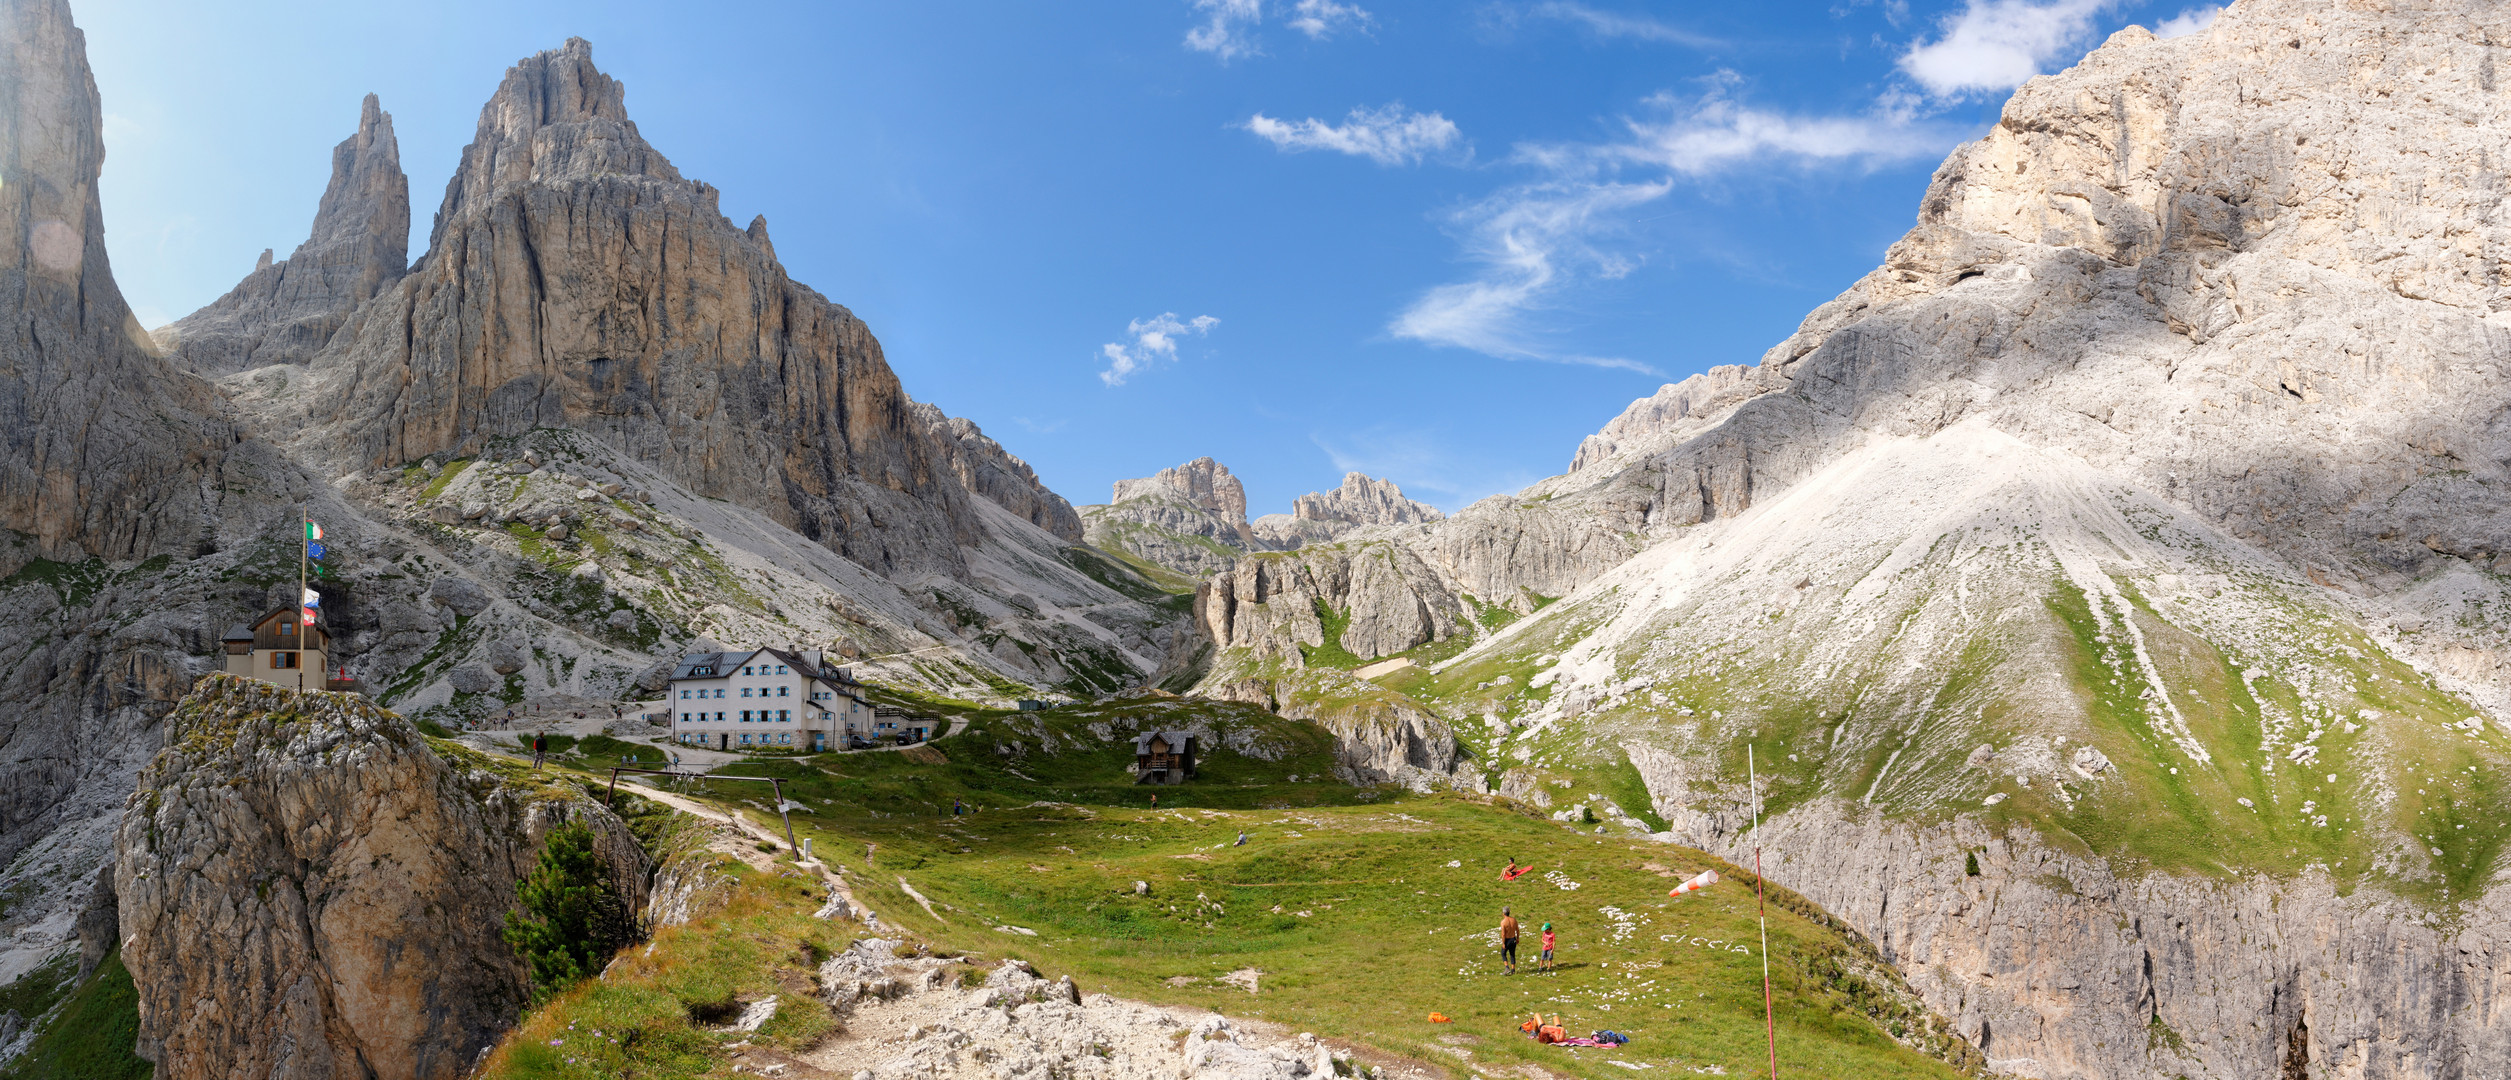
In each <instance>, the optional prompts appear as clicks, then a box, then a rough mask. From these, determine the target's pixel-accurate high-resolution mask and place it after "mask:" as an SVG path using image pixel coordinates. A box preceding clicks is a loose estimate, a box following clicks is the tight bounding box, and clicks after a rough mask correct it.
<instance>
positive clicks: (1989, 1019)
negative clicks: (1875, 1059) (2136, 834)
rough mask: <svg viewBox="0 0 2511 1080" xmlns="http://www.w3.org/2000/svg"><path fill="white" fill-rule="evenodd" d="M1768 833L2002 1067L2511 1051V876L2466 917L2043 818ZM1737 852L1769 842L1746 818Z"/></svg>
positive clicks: (2461, 1069)
mask: <svg viewBox="0 0 2511 1080" xmlns="http://www.w3.org/2000/svg"><path fill="white" fill-rule="evenodd" d="M1759 841H1760V843H1761V845H1762V847H1763V852H1762V858H1763V860H1764V863H1765V865H1766V866H1768V868H1769V872H1770V876H1771V877H1772V878H1773V879H1775V880H1782V881H1788V882H1791V883H1793V884H1794V886H1795V887H1796V888H1797V889H1799V891H1801V892H1802V893H1803V894H1804V895H1805V896H1806V897H1807V898H1808V899H1811V900H1813V901H1815V902H1816V903H1820V904H1823V905H1825V906H1826V907H1830V908H1831V910H1833V911H1836V912H1839V913H1840V914H1841V915H1843V916H1844V917H1847V918H1848V919H1849V921H1850V922H1851V923H1852V924H1854V925H1856V926H1858V927H1859V928H1860V929H1862V930H1863V931H1864V932H1865V933H1866V934H1867V935H1868V936H1869V937H1870V938H1872V940H1873V941H1874V943H1875V945H1876V947H1877V948H1879V949H1881V950H1882V951H1883V953H1884V955H1885V957H1886V958H1887V959H1889V960H1890V961H1891V962H1893V963H1894V964H1896V965H1897V966H1899V967H1900V968H1901V969H1902V970H1903V971H1906V972H1910V973H1911V980H1910V981H1911V983H1912V985H1913V986H1914V987H1915V988H1916V989H1917V990H1918V992H1919V994H1920V996H1921V997H1923V998H1924V999H1925V1000H1926V1002H1927V1004H1928V1005H1929V1006H1931V1007H1932V1008H1934V1009H1936V1010H1937V1011H1939V1012H1942V1013H1943V1014H1944V1015H1946V1016H1948V1017H1952V1018H1954V1020H1955V1022H1956V1027H1957V1028H1958V1030H1959V1031H1960V1032H1961V1034H1962V1035H1963V1036H1964V1037H1966V1038H1968V1039H1970V1040H1971V1042H1972V1043H1973V1044H1975V1045H1977V1046H1978V1047H1979V1048H1980V1049H1981V1050H1982V1051H1983V1052H1985V1053H1986V1054H1987V1056H1988V1061H1989V1064H1990V1065H1991V1066H1993V1067H1995V1068H1996V1069H1998V1070H1999V1071H2011V1072H2015V1073H2020V1074H2022V1075H2028V1076H2087V1077H2096V1076H2220V1077H2241V1076H2279V1077H2282V1076H2346V1077H2357V1076H2360V1077H2371V1076H2433V1075H2461V1076H2485V1075H2491V1074H2495V1073H2500V1072H2502V1071H2503V1070H2504V1069H2505V1068H2506V1067H2511V1028H2506V1026H2505V1025H2504V1024H2503V1023H2502V1022H2501V1021H2500V1020H2499V1019H2498V1018H2499V1017H2500V1016H2501V1015H2502V1011H2503V1008H2504V1006H2505V1003H2506V1002H2511V969H2506V968H2505V967H2504V966H2503V963H2502V959H2501V958H2502V957H2504V956H2505V955H2511V933H2506V932H2505V931H2504V927H2505V926H2506V925H2511V902H2507V901H2511V891H2506V890H2503V889H2496V890H2494V891H2493V892H2492V894H2491V895H2490V896H2489V897H2487V898H2486V899H2484V900H2482V901H2479V902H2478V903H2476V904H2474V905H2472V906H2471V907H2469V908H2467V909H2465V910H2464V911H2462V912H2461V913H2460V915H2459V917H2458V918H2457V919H2456V920H2453V922H2454V925H2452V926H2447V927H2445V926H2438V925H2435V924H2433V923H2432V922H2431V921H2430V920H2428V919H2427V918H2426V916H2425V913H2424V912H2423V911H2421V910H2419V905H2416V904H2413V903H2410V902H2407V901H2403V900H2401V899H2399V898H2397V897H2395V896H2392V895H2389V894H2386V893H2384V892H2381V891H2379V890H2373V889H2364V890H2357V891H2354V892H2352V893H2351V894H2350V895H2339V892H2338V890H2337V889H2336V887H2335V884H2336V883H2335V882H2334V881H2332V880H2330V879H2329V877H2328V876H2327V875H2325V874H2324V873H2317V872H2314V873H2311V874H2306V875H2303V876H2302V877H2301V878H2299V879H2297V880H2292V881H2278V880H2275V879H2272V878H2266V877H2259V876H2239V877H2233V878H2229V879H2223V880H2206V879H2200V878H2193V877H2186V876H2178V875H2134V874H2121V873H2119V872H2118V871H2117V870H2115V869H2113V868H2111V867H2108V866H2105V865H2102V864H2101V863H2099V862H2097V861H2092V860H2086V859H2084V858H2082V857H2080V856H2077V855H2072V854H2068V853H2067V852H2066V851H2065V850H2064V849H2062V848H2060V847H2058V846H2056V845H2052V844H2050V843H2048V842H2047V841H2046V840H2045V839H2044V838H2042V837H2040V836H2038V835H2036V834H2034V833H2032V832H2030V831H2021V832H2014V833H2005V832H2002V831H2000V830H1995V829H1991V828H1986V827H1983V826H1982V824H1981V823H1979V822H1976V821H1971V820H1962V821H1956V822H1953V823H1951V824H1949V825H1945V826H1937V827H1925V828H1921V827H1917V826H1913V825H1910V824H1907V823H1900V822H1893V821H1889V820H1885V819H1883V818H1882V817H1881V816H1880V815H1877V814H1874V813H1872V812H1863V811H1860V810H1859V809H1858V808H1857V807H1854V806H1850V805H1841V804H1823V805H1816V806H1809V807H1806V808H1803V809H1800V810H1796V811H1792V812H1790V813H1789V814H1787V815H1785V816H1783V817H1781V818H1779V819H1776V820H1774V821H1772V822H1771V823H1770V825H1769V827H1768V828H1766V829H1765V830H1764V831H1763V834H1762V836H1761V837H1760V838H1759ZM1727 853H1728V855H1729V857H1731V858H1749V857H1750V856H1751V854H1752V852H1751V848H1750V845H1749V844H1748V843H1746V842H1745V841H1744V840H1741V839H1737V840H1734V841H1732V843H1731V844H1730V845H1729V846H1728V848H1727ZM1974 869H1975V872H1974ZM1833 905H1838V906H1833ZM2443 1063H2447V1064H2446V1065H2444V1064H2443ZM2435 1066H2440V1067H2439V1068H2435Z"/></svg>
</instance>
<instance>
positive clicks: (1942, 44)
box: [1901, 0, 2113, 98]
mask: <svg viewBox="0 0 2511 1080" xmlns="http://www.w3.org/2000/svg"><path fill="white" fill-rule="evenodd" d="M2112 2H2113V0H2042V2H2039V3H2034V2H2033V0H1969V3H1968V4H1967V5H1966V6H1965V7H1963V9H1962V10H1961V11H1959V12H1955V13H1954V14H1951V15H1948V16H1946V17H1945V18H1944V20H1943V22H1941V23H1939V24H1938V29H1939V30H1941V31H1942V33H1943V36H1942V37H1940V38H1938V39H1936V40H1934V41H1923V40H1922V41H1919V42H1917V43H1915V44H1912V45H1911V46H1910V48H1909V51H1908V52H1906V53H1903V54H1901V70H1902V71H1904V72H1906V73H1908V75H1909V77H1910V78H1912V79H1916V80H1918V84H1919V85H1920V86H1924V87H1926V88H1927V91H1928V92H1929V93H1931V94H1934V95H1936V96H1937V97H1941V98H1954V97H1962V96H1965V95H1970V94H1979V93H2002V92H2004V91H2007V90H2011V89H2013V88H2015V87H2017V86H2021V85H2023V83H2024V81H2025V80H2028V79H2030V78H2031V77H2032V76H2034V75H2038V74H2040V70H2041V68H2042V67H2043V66H2045V65H2047V64H2048V63H2049V62H2050V61H2052V60H2055V59H2057V58H2059V57H2061V56H2066V55H2069V54H2072V53H2076V52H2078V51H2080V50H2081V49H2082V47H2083V46H2084V45H2085V44H2086V43H2087V39H2088V38H2089V37H2090V36H2091V34H2092V32H2093V29H2094V20H2095V19H2096V18H2098V17H2099V16H2100V14H2101V12H2102V11H2103V10H2104V9H2106V8H2109V7H2110V6H2111V5H2112Z"/></svg>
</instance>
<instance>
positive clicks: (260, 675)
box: [225, 606, 336, 690]
mask: <svg viewBox="0 0 2511 1080" xmlns="http://www.w3.org/2000/svg"><path fill="white" fill-rule="evenodd" d="M297 611H298V609H297V608H295V607H293V606H291V607H283V608H280V609H279V610H277V611H274V612H271V613H270V614H268V615H264V616H262V617H261V619H260V620H259V621H257V622H254V623H251V624H249V625H248V624H245V623H238V624H236V625H235V627H234V628H233V629H231V630H228V631H227V635H226V638H225V644H226V647H227V674H229V675H242V676H244V677H245V678H248V679H260V680H261V681H263V682H266V683H272V684H275V685H279V686H287V687H294V688H296V689H299V690H324V689H334V688H335V687H331V686H328V685H326V683H327V681H336V680H326V679H325V675H327V674H328V673H329V672H330V670H331V669H330V667H329V666H328V664H329V661H330V659H331V634H330V633H329V632H327V631H325V630H324V629H323V628H322V627H321V626H320V625H319V624H318V625H315V626H299V625H297Z"/></svg>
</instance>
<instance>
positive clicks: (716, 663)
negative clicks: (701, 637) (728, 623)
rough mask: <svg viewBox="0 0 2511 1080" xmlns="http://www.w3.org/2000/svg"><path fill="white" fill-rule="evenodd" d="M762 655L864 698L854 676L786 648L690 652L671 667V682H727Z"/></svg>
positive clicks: (816, 680)
mask: <svg viewBox="0 0 2511 1080" xmlns="http://www.w3.org/2000/svg"><path fill="white" fill-rule="evenodd" d="M759 656H773V657H775V658H776V659H778V660H781V661H783V662H784V663H785V665H786V666H787V667H790V668H792V669H793V671H794V673H795V674H798V675H801V676H803V677H805V678H808V679H810V680H812V681H814V682H818V683H822V684H825V685H826V686H827V687H828V688H829V689H831V690H835V691H838V692H840V693H844V694H848V695H852V696H857V697H860V696H861V689H860V685H859V684H857V683H856V682H855V681H854V678H853V676H851V675H850V674H848V673H847V672H846V670H845V669H844V668H833V667H829V666H827V665H825V664H819V665H815V664H813V663H811V661H810V659H809V658H807V657H804V656H803V655H802V654H800V653H794V652H787V651H785V650H783V649H748V650H741V651H734V652H704V653H690V654H689V655H687V656H683V657H681V658H680V662H679V663H678V664H676V665H674V666H673V667H672V669H671V681H672V682H689V681H693V680H703V679H728V678H731V677H732V674H733V672H734V671H736V670H738V669H739V668H740V667H741V665H742V663H743V662H745V661H748V660H750V659H752V658H755V657H759ZM701 671H703V672H704V674H699V672H701Z"/></svg>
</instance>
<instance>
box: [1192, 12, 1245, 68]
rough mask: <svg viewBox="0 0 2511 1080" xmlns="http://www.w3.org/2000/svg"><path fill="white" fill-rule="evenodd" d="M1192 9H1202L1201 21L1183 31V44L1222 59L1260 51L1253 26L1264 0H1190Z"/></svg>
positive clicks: (1225, 59)
mask: <svg viewBox="0 0 2511 1080" xmlns="http://www.w3.org/2000/svg"><path fill="white" fill-rule="evenodd" d="M1194 9H1195V10H1196V11H1199V12H1202V13H1204V17H1205V21H1204V23H1203V25H1201V26H1198V27H1195V28H1194V29H1192V30H1188V31H1186V47H1187V48H1189V49H1193V50H1194V51H1196V52H1208V53H1211V54H1212V55H1214V56H1216V57H1219V58H1220V59H1222V60H1223V61H1228V60H1232V59H1236V58H1238V57H1241V56H1252V55H1254V54H1255V53H1257V52H1259V51H1260V50H1258V49H1257V48H1256V41H1255V27H1256V24H1257V23H1259V22H1262V21H1263V20H1264V0H1194Z"/></svg>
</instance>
